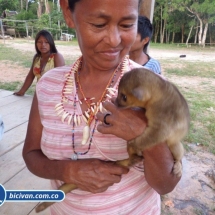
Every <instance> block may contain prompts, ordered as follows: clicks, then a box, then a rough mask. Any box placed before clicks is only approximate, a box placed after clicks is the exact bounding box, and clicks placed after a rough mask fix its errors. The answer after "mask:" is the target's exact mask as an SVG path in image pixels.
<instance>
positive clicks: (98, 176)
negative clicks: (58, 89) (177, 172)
mask: <svg viewBox="0 0 215 215" xmlns="http://www.w3.org/2000/svg"><path fill="white" fill-rule="evenodd" d="M56 127H57V126H56ZM56 129H57V128H56ZM42 130H43V126H42V124H41V121H40V115H39V110H38V100H37V96H36V95H35V96H34V98H33V102H32V107H31V112H30V116H29V123H28V129H27V134H26V139H25V143H24V148H23V158H24V160H25V163H26V165H27V167H28V169H29V170H30V171H31V172H32V173H33V174H35V175H37V176H39V177H42V178H46V179H57V180H61V181H64V182H66V183H74V184H76V185H77V186H78V187H79V188H80V189H82V190H86V191H89V192H92V193H97V192H103V191H105V190H106V189H107V188H108V187H109V186H111V185H113V184H114V183H118V182H120V180H121V175H122V174H126V173H127V172H128V169H127V168H122V167H120V166H117V165H115V164H114V163H111V162H105V161H100V160H98V159H83V160H77V161H72V160H50V159H48V158H47V157H46V156H45V155H44V154H43V153H42V151H41V147H40V141H41V136H42Z"/></svg>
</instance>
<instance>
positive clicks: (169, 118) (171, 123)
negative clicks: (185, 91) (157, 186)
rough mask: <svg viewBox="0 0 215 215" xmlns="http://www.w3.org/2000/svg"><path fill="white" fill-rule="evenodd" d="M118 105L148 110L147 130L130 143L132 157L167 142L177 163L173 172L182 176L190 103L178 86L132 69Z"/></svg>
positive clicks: (118, 99)
mask: <svg viewBox="0 0 215 215" xmlns="http://www.w3.org/2000/svg"><path fill="white" fill-rule="evenodd" d="M115 104H116V105H117V106H118V107H123V108H131V107H140V108H144V109H145V111H146V112H145V115H146V118H147V120H148V124H147V127H146V129H145V131H144V132H143V133H142V134H141V135H140V136H138V137H137V138H135V139H133V140H131V141H129V142H128V152H129V158H130V159H133V158H132V157H134V156H135V154H136V155H142V151H143V150H144V149H146V148H149V147H152V146H155V145H156V144H158V143H161V142H166V143H167V145H168V147H169V149H170V151H171V153H172V155H173V158H174V160H175V163H174V166H173V173H174V174H175V175H176V176H177V177H180V176H181V175H182V165H181V159H182V157H183V154H184V148H183V145H182V144H181V142H180V141H181V140H182V138H183V137H184V136H185V135H186V134H187V132H188V130H189V124H190V114H189V108H188V105H187V102H186V100H185V99H184V97H183V96H182V94H181V93H180V92H179V90H178V89H177V88H176V86H174V85H173V84H172V83H170V82H169V81H167V80H164V79H163V78H161V77H160V76H159V75H157V74H155V73H153V72H151V71H149V70H147V69H144V68H138V69H133V70H131V71H130V72H128V73H126V74H125V75H124V76H123V77H122V79H121V80H120V83H119V89H118V96H117V99H116V101H115Z"/></svg>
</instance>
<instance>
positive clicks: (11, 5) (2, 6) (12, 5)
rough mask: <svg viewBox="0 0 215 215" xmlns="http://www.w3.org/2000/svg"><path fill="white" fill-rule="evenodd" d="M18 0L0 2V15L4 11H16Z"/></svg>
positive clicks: (2, 0) (0, 0) (1, 0)
mask: <svg viewBox="0 0 215 215" xmlns="http://www.w3.org/2000/svg"><path fill="white" fill-rule="evenodd" d="M18 5H19V0H13V1H12V0H0V15H1V14H2V13H3V11H4V10H6V9H8V10H17V7H18Z"/></svg>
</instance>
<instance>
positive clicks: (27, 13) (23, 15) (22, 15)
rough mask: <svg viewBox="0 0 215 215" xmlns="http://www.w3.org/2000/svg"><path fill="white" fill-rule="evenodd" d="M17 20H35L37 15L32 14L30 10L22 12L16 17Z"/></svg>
mask: <svg viewBox="0 0 215 215" xmlns="http://www.w3.org/2000/svg"><path fill="white" fill-rule="evenodd" d="M16 19H17V20H29V19H37V15H36V14H34V13H33V12H32V11H31V10H29V11H26V10H22V11H20V12H19V13H18V14H17V15H16Z"/></svg>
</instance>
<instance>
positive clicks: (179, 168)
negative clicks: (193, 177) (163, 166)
mask: <svg viewBox="0 0 215 215" xmlns="http://www.w3.org/2000/svg"><path fill="white" fill-rule="evenodd" d="M173 173H174V175H176V176H177V177H181V175H182V164H181V162H180V161H176V162H175V164H174V166H173Z"/></svg>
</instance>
